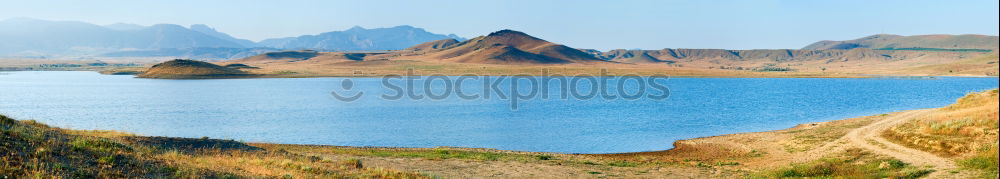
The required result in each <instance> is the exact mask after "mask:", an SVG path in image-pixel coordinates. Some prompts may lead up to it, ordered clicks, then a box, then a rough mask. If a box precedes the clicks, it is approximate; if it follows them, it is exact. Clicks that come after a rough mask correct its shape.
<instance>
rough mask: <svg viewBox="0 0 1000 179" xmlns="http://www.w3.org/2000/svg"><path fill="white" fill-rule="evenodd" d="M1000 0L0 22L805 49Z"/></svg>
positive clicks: (275, 10)
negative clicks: (514, 33)
mask: <svg viewBox="0 0 1000 179" xmlns="http://www.w3.org/2000/svg"><path fill="white" fill-rule="evenodd" d="M998 8H1000V5H998V1H997V0H952V1H940V0H837V1H833V0H619V1H598V0H576V1H571V0H420V1H409V0H407V1H404V0H399V1H390V0H363V1H361V0H358V1H339V0H326V1H318V0H101V1H92V0H30V1H28V0H15V1H9V0H4V1H3V2H0V20H2V19H9V18H19V17H27V18H36V19H43V20H71V21H83V22H89V23H94V24H99V25H107V24H113V23H132V24H139V25H153V24H161V23H167V24H178V25H184V26H188V25H191V24H206V25H209V26H211V27H214V28H215V29H216V30H218V31H221V32H224V33H228V34H230V35H232V36H234V37H237V38H244V39H250V40H254V41H259V40H263V39H266V38H277V37H291V36H299V35H307V34H318V33H322V32H328V31H335V30H344V29H348V28H351V27H353V26H361V27H365V28H377V27H393V26H398V25H411V26H415V27H420V28H424V29H426V30H428V31H430V32H433V33H439V34H451V33H454V34H457V35H459V36H462V37H466V38H471V37H475V36H480V35H485V34H488V33H490V32H493V31H497V30H501V29H513V30H518V31H523V32H525V33H528V34H531V35H533V36H536V37H539V38H542V39H545V40H549V41H552V42H556V43H561V44H565V45H568V46H571V47H575V48H591V49H599V50H609V49H662V48H721V49H797V48H801V47H803V46H806V45H808V44H810V43H813V42H816V41H819V40H848V39H855V38H860V37H863V36H868V35H872V34H880V33H890V34H900V35H920V34H984V35H997V34H998V26H1000V25H998V21H1000V19H998V14H1000V12H998Z"/></svg>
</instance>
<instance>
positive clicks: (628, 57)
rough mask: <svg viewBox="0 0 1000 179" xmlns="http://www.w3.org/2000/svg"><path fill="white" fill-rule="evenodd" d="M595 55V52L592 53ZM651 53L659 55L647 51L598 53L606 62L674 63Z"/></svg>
mask: <svg viewBox="0 0 1000 179" xmlns="http://www.w3.org/2000/svg"><path fill="white" fill-rule="evenodd" d="M591 53H593V52H591ZM650 53H654V54H657V55H659V54H660V53H658V51H646V50H622V49H618V50H611V51H608V52H604V53H597V54H598V55H600V56H601V57H603V58H605V59H606V60H610V61H614V62H622V63H633V64H644V63H673V62H674V61H670V60H660V59H659V58H656V57H653V56H652V55H650Z"/></svg>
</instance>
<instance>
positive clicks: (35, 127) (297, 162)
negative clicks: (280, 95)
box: [0, 115, 430, 178]
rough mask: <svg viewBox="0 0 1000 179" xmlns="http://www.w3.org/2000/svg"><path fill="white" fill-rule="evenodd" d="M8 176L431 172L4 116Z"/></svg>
mask: <svg viewBox="0 0 1000 179" xmlns="http://www.w3.org/2000/svg"><path fill="white" fill-rule="evenodd" d="M0 130H2V133H0V139H2V140H0V141H2V144H0V178H10V177H13V178H21V177H38V178H164V177H167V178H234V177H235V178H245V177H253V178H258V177H268V178H277V177H286V178H287V177H292V178H429V177H430V176H427V175H425V174H421V173H415V172H402V171H396V170H389V169H381V168H366V167H364V165H363V161H360V160H346V161H331V160H325V159H323V158H320V157H316V156H307V155H301V154H295V153H289V152H287V151H282V150H278V151H269V150H264V149H260V148H257V147H252V146H248V145H246V144H243V143H240V142H235V141H231V140H216V139H204V138H203V139H186V138H167V137H142V136H135V135H132V134H128V133H121V132H114V131H75V130H65V129H58V128H51V127H48V126H46V125H44V124H40V123H37V122H34V121H17V120H14V119H10V118H8V117H6V116H2V115H0Z"/></svg>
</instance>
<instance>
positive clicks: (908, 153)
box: [842, 109, 958, 178]
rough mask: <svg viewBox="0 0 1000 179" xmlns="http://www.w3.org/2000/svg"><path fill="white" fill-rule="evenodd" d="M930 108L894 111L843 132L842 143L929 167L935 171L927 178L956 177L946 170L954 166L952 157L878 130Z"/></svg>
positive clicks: (926, 111)
mask: <svg viewBox="0 0 1000 179" xmlns="http://www.w3.org/2000/svg"><path fill="white" fill-rule="evenodd" d="M932 110H933V109H925V110H915V111H906V112H901V113H897V114H895V115H892V116H889V117H887V118H885V119H882V120H879V121H876V122H874V123H872V124H870V125H867V126H864V127H861V128H857V129H854V130H852V131H851V132H849V133H847V135H846V136H844V137H843V138H842V140H846V142H847V143H849V144H850V145H852V146H855V147H860V148H864V149H866V150H870V151H872V152H875V153H878V154H882V155H888V156H891V157H893V158H896V159H899V160H901V161H903V162H906V163H910V164H913V165H915V166H928V167H931V168H933V169H934V170H935V172H934V173H931V174H930V175H929V176H927V178H952V177H957V176H954V174H953V173H951V172H950V171H952V170H954V169H956V168H958V166H957V165H955V162H953V161H952V160H950V159H947V158H943V157H939V156H937V155H934V154H931V153H928V152H924V151H920V150H917V149H913V148H908V147H905V146H902V145H899V144H896V143H892V142H890V141H889V140H886V139H885V138H882V137H881V134H882V132H884V131H885V130H889V129H890V128H892V127H894V126H897V125H901V124H903V123H906V122H909V121H911V120H913V119H915V118H916V117H918V116H922V115H925V114H926V113H928V112H931V111H932Z"/></svg>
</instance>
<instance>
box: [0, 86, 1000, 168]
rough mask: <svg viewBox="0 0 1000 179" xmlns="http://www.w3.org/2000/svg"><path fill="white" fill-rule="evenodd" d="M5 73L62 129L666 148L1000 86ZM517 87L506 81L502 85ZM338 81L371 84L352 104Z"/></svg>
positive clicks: (409, 143) (7, 93) (18, 111)
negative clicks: (410, 94) (652, 94)
mask: <svg viewBox="0 0 1000 179" xmlns="http://www.w3.org/2000/svg"><path fill="white" fill-rule="evenodd" d="M0 73H2V74H0V113H2V114H5V115H8V116H11V117H14V118H16V119H22V120H27V119H32V120H37V121H40V122H43V123H46V124H50V125H52V126H57V127H64V128H72V129H102V130H120V131H127V132H132V133H136V134H140V135H152V136H172V137H202V136H208V137H211V138H222V139H236V140H241V141H247V142H271V143H288V144H324V145H342V146H394V147H434V146H460V147H483V148H496V149H504V150H521V151H540V152H561V153H617V152H638V151H653V150H665V149H669V148H671V147H672V143H673V142H674V141H676V140H681V139H687V138H695V137H705V136H713V135H721V134H730V133H740V132H756V131H767V130H777V129H784V128H789V127H792V126H795V125H796V124H801V123H809V122H819V121H828V120H837V119H844V118H849V117H857V116H865V115H875V114H880V113H887V112H893V111H898V110H908V109H920V108H935V107H941V106H945V105H948V104H950V103H952V102H954V101H955V100H956V99H957V98H959V97H961V96H963V95H965V94H966V93H968V92H973V91H981V90H986V89H992V88H997V87H998V80H997V78H952V77H926V78H869V79H828V78H671V79H668V80H665V81H662V84H664V85H666V87H668V88H669V94H670V96H669V98H667V99H665V100H654V99H648V98H643V99H639V100H623V99H615V100H606V99H602V98H599V97H598V98H595V99H589V100H579V99H530V100H524V101H521V102H519V104H518V108H517V110H512V109H511V102H510V100H509V99H506V100H505V99H499V97H498V96H493V97H492V98H490V99H474V100H465V99H459V98H457V97H449V98H446V99H442V100H430V99H422V100H413V99H401V100H385V99H382V98H381V97H380V95H383V94H393V93H394V92H392V90H390V89H387V88H385V87H383V85H382V79H380V78H351V79H350V80H352V81H353V86H352V87H353V88H352V89H351V90H343V89H344V88H343V87H342V85H343V80H345V78H298V79H227V80H154V79H137V78H133V77H132V76H111V75H100V74H98V73H95V72H0ZM481 80H482V79H477V80H468V81H466V82H465V83H464V84H466V85H465V86H463V87H462V89H464V90H466V91H468V93H481V90H483V88H486V86H483V84H482V83H479V81H481ZM422 81H423V80H417V83H421V82H422ZM396 82H399V81H398V80H397V81H396ZM612 82H613V81H612ZM431 84H432V85H431V86H429V88H430V89H431V90H432V91H434V90H438V91H440V90H443V89H444V88H445V87H442V86H445V85H444V84H443V83H442V82H441V81H438V82H435V83H431ZM626 84H627V86H628V87H634V86H635V84H632V83H626ZM510 85H511V83H510V82H509V80H508V81H506V83H502V84H501V85H500V86H501V89H509V86H510ZM523 86H525V85H522V87H523ZM416 87H417V88H418V91H421V90H423V89H425V88H428V87H426V86H420V85H418V86H416ZM556 87H559V86H558V85H551V86H550V88H556ZM585 88H589V87H585ZM518 89H522V88H518ZM626 89H628V88H626ZM332 91H338V92H344V93H345V94H355V93H356V92H364V94H365V95H363V96H362V97H361V98H360V99H359V100H357V101H353V102H344V101H340V100H337V99H336V98H334V97H333V96H332V95H331V92H332ZM507 92H508V94H507V95H510V94H509V92H510V91H507ZM551 92H557V90H553V91H550V93H551ZM553 96H558V93H553ZM550 98H551V97H550Z"/></svg>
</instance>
